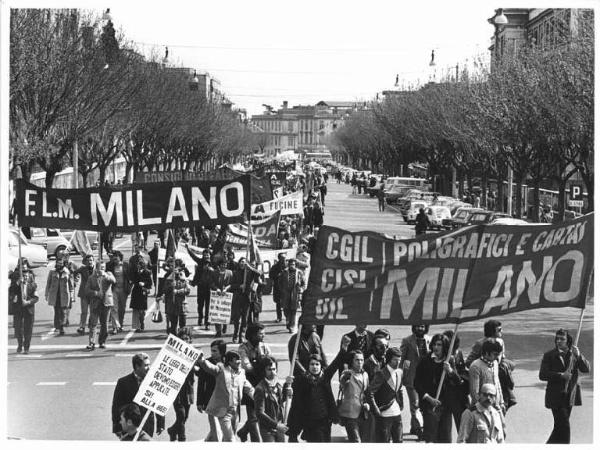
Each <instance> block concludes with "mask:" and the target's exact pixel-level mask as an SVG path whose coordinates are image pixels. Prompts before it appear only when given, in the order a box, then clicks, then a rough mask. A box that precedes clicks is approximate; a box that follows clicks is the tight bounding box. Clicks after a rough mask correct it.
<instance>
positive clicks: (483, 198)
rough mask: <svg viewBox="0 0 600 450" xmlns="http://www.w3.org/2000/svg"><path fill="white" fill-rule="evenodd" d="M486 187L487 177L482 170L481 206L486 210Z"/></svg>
mask: <svg viewBox="0 0 600 450" xmlns="http://www.w3.org/2000/svg"><path fill="white" fill-rule="evenodd" d="M487 185H488V175H487V172H486V171H485V170H484V171H483V173H482V174H481V205H482V206H483V207H484V208H485V209H488V201H487Z"/></svg>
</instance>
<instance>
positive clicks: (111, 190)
mask: <svg viewBox="0 0 600 450" xmlns="http://www.w3.org/2000/svg"><path fill="white" fill-rule="evenodd" d="M15 210H16V212H17V214H18V217H19V226H21V227H41V228H66V229H72V230H93V231H126V232H138V231H141V230H149V229H152V230H161V229H167V228H177V227H185V226H196V225H206V226H214V225H217V224H227V223H236V222H239V221H240V220H242V219H243V217H244V215H245V214H246V213H247V212H248V211H249V210H250V177H249V175H243V176H240V177H238V178H235V179H231V180H214V181H180V182H175V183H151V184H137V185H118V186H104V187H93V188H86V189H45V188H40V187H37V186H35V185H33V184H30V183H27V182H25V181H23V180H17V195H16V203H15Z"/></svg>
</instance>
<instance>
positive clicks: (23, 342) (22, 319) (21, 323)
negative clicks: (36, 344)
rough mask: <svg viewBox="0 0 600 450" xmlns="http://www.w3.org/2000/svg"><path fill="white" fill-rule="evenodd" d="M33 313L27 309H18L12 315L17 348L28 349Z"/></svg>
mask: <svg viewBox="0 0 600 450" xmlns="http://www.w3.org/2000/svg"><path fill="white" fill-rule="evenodd" d="M33 320H34V314H33V313H31V314H30V313H29V312H28V311H20V312H18V313H15V315H14V316H13V325H14V327H15V337H16V338H17V345H18V347H19V348H23V349H25V351H29V345H30V344H31V335H32V334H33Z"/></svg>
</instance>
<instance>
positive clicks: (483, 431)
mask: <svg viewBox="0 0 600 450" xmlns="http://www.w3.org/2000/svg"><path fill="white" fill-rule="evenodd" d="M496 393H497V390H496V386H494V385H493V384H483V385H482V386H481V389H480V390H479V400H478V401H477V403H476V404H475V405H474V406H471V407H470V408H469V409H465V412H463V414H462V417H461V419H460V429H459V430H458V438H457V440H456V442H458V443H459V444H460V443H463V442H466V443H472V444H491V443H494V444H496V443H497V444H500V443H503V442H504V419H503V418H502V412H500V411H498V409H496V408H495V407H494V405H493V404H494V399H495V398H496Z"/></svg>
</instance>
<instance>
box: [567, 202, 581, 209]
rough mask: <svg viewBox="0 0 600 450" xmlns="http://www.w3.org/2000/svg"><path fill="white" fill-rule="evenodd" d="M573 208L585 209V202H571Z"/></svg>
mask: <svg viewBox="0 0 600 450" xmlns="http://www.w3.org/2000/svg"><path fill="white" fill-rule="evenodd" d="M569 206H570V207H571V208H583V200H569Z"/></svg>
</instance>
